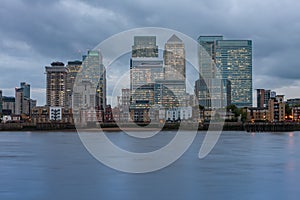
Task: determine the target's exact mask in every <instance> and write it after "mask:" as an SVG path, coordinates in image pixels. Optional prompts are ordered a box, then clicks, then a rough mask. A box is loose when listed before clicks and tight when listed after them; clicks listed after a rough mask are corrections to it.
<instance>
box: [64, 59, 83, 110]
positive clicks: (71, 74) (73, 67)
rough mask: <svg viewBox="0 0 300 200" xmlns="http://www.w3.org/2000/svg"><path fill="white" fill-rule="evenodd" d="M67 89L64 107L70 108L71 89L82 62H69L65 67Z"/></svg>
mask: <svg viewBox="0 0 300 200" xmlns="http://www.w3.org/2000/svg"><path fill="white" fill-rule="evenodd" d="M66 68H67V72H68V73H67V86H66V87H67V88H66V93H67V94H66V95H67V100H66V107H68V108H71V107H72V94H73V87H74V83H75V80H76V76H77V74H78V73H79V72H80V71H81V69H82V61H78V60H76V61H69V62H68V64H67V66H66Z"/></svg>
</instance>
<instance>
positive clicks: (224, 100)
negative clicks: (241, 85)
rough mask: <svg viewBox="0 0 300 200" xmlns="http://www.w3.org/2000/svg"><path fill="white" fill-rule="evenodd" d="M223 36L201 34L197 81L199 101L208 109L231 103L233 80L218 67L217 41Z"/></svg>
mask: <svg viewBox="0 0 300 200" xmlns="http://www.w3.org/2000/svg"><path fill="white" fill-rule="evenodd" d="M219 40H223V36H200V37H199V38H198V43H199V44H200V47H199V50H198V53H199V80H197V81H196V82H195V93H196V95H197V97H198V103H199V105H201V106H204V107H205V108H206V109H213V108H224V107H226V106H227V105H229V104H231V82H230V80H228V79H226V78H223V77H222V73H221V71H220V70H218V68H217V67H216V63H217V61H216V43H217V41H219Z"/></svg>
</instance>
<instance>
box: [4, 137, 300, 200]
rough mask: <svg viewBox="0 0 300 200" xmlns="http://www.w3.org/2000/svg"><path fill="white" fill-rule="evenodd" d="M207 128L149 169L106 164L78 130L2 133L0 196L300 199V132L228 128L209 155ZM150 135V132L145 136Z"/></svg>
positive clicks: (145, 145) (124, 140) (152, 143)
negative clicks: (204, 146)
mask: <svg viewBox="0 0 300 200" xmlns="http://www.w3.org/2000/svg"><path fill="white" fill-rule="evenodd" d="M174 134H175V133H172V132H168V133H167V134H161V135H158V136H157V137H156V136H155V137H153V138H151V139H149V141H148V142H146V141H141V142H139V140H138V139H132V138H129V136H127V135H125V134H124V133H121V132H120V133H114V134H110V135H109V138H110V139H111V140H112V141H113V142H114V143H116V144H118V145H119V146H120V147H122V148H124V149H130V150H135V151H141V152H147V151H152V150H154V149H155V148H160V147H161V146H163V145H165V144H167V143H168V141H169V140H171V139H172V138H173V136H174ZM203 138H204V134H199V135H197V137H196V140H195V141H194V143H193V144H192V146H191V147H190V149H189V150H188V151H187V152H186V153H185V154H184V156H183V157H182V158H180V159H179V160H178V161H176V162H175V163H174V164H173V165H171V166H169V167H167V168H165V169H163V170H160V171H157V172H154V173H149V174H126V173H121V172H117V171H115V170H112V169H110V168H107V167H105V166H104V165H102V164H101V163H99V162H98V161H97V160H95V159H94V158H93V157H92V156H91V155H90V154H89V153H88V152H87V151H86V149H85V148H84V147H83V146H82V144H81V142H80V140H79V138H78V136H77V134H76V133H70V132H68V133H62V132H49V133H46V132H42V133H37V132H35V133H30V132H26V133H21V132H10V133H8V132H0V199H1V200H2V199H5V200H6V199H30V200H31V199H49V200H50V199H51V200H52V199H130V200H132V199H298V197H299V196H300V191H299V190H298V187H299V186H300V143H299V140H300V132H288V133H276V134H273V133H255V134H254V133H246V132H224V133H223V134H222V135H221V138H220V140H219V141H218V143H217V145H216V146H215V148H214V149H213V151H212V152H211V153H210V154H209V155H208V156H207V157H206V158H204V159H201V160H199V159H198V152H199V148H200V146H201V142H202V141H203ZM145 140H147V139H145Z"/></svg>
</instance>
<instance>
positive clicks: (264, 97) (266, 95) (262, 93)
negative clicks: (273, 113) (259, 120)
mask: <svg viewBox="0 0 300 200" xmlns="http://www.w3.org/2000/svg"><path fill="white" fill-rule="evenodd" d="M256 98H257V107H258V108H268V102H269V99H270V98H271V90H265V89H256Z"/></svg>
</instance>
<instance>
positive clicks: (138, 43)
mask: <svg viewBox="0 0 300 200" xmlns="http://www.w3.org/2000/svg"><path fill="white" fill-rule="evenodd" d="M131 55H132V57H133V58H145V57H158V46H157V45H156V37H155V36H134V45H133V46H132V52H131Z"/></svg>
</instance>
